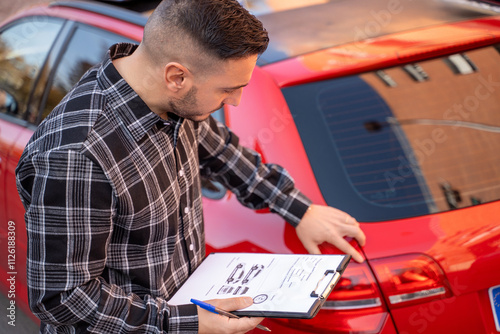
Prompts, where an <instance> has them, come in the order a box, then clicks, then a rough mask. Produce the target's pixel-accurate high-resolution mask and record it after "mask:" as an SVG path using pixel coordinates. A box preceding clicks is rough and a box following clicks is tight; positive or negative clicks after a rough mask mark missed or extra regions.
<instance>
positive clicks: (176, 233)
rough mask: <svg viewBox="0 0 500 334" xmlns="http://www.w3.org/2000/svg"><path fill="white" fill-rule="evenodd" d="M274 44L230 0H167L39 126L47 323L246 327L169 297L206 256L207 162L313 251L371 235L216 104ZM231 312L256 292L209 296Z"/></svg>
mask: <svg viewBox="0 0 500 334" xmlns="http://www.w3.org/2000/svg"><path fill="white" fill-rule="evenodd" d="M267 44H268V36H267V32H266V31H265V30H264V28H263V27H262V24H261V23H260V21H258V20H257V19H256V18H255V17H254V16H252V15H250V14H249V13H248V12H247V11H246V10H245V9H243V8H242V7H241V6H240V5H239V4H238V2H237V1H233V0H165V1H163V2H162V3H161V4H160V5H159V6H158V8H157V9H156V10H155V11H154V13H153V14H152V15H151V17H150V19H149V21H148V23H147V25H146V27H145V29H144V38H143V41H142V42H141V44H140V45H139V46H138V47H137V46H135V45H131V44H119V45H115V46H113V47H111V49H110V51H109V52H108V58H107V59H106V60H105V61H104V62H103V63H102V64H100V65H98V66H96V67H94V68H93V69H91V70H90V71H89V72H87V73H86V74H85V75H84V77H83V78H82V79H81V80H80V82H79V83H78V84H77V85H76V87H75V88H74V89H73V90H72V91H71V92H69V93H68V95H67V96H66V97H65V98H64V99H63V100H62V101H61V103H60V105H59V106H57V107H56V108H55V109H54V111H53V112H52V113H51V114H50V115H49V116H48V117H47V118H46V120H45V121H44V122H43V123H42V124H41V125H40V126H39V128H38V129H37V131H36V133H35V134H34V136H33V138H32V139H31V140H30V142H29V143H28V145H27V147H26V149H25V152H24V153H23V156H22V157H21V160H20V162H19V165H18V168H17V179H18V189H19V192H20V195H21V198H22V200H23V203H24V205H25V207H26V224H27V232H28V240H29V249H28V265H27V267H28V268H27V272H28V288H29V300H30V305H31V308H32V311H33V312H34V313H35V314H36V315H37V316H38V317H39V318H40V319H41V322H42V325H41V331H42V332H44V333H56V332H76V333H81V332H91V333H140V332H143V333H160V332H169V333H170V332H198V331H199V333H243V332H246V331H248V330H250V329H252V328H254V327H255V326H256V325H257V324H258V323H259V322H260V321H261V320H262V319H260V318H243V319H229V318H225V317H222V316H219V315H216V314H211V313H209V312H207V311H204V310H201V309H197V307H196V306H194V305H180V306H172V305H168V299H169V298H170V296H171V295H172V294H173V293H174V292H175V291H176V290H177V288H179V287H180V286H181V285H182V283H183V282H184V281H185V280H186V279H187V278H188V276H189V275H190V274H191V273H192V272H193V270H194V269H195V268H196V266H197V265H198V264H199V263H200V262H201V261H202V259H203V257H204V256H205V253H204V249H205V244H204V232H203V217H202V208H201V205H202V203H201V189H200V179H199V178H200V175H203V176H206V177H210V178H212V179H215V180H217V181H220V182H222V183H223V184H224V185H226V186H227V187H228V188H229V189H230V190H231V191H232V192H233V193H235V194H236V195H237V196H238V198H239V200H240V201H241V202H242V203H243V204H245V205H247V206H248V207H251V208H262V207H269V208H270V209H271V210H272V211H273V212H276V213H278V214H280V215H281V216H282V217H283V218H284V219H286V220H287V221H288V222H289V223H290V224H292V225H293V226H296V231H297V234H298V236H299V238H300V240H301V241H302V242H303V244H304V246H305V247H306V249H307V250H308V251H309V252H312V253H319V249H318V245H319V244H321V243H323V242H325V241H327V242H331V243H333V244H335V245H337V247H339V248H340V249H341V250H342V251H345V252H347V253H349V254H352V255H353V256H354V257H355V259H356V260H357V261H362V260H363V259H362V257H361V255H360V254H359V253H358V252H357V251H355V250H354V249H353V248H352V247H351V246H350V245H349V244H348V243H347V241H345V240H344V239H343V237H344V236H350V237H354V238H356V239H357V240H358V241H359V242H360V243H361V244H364V240H365V237H364V234H363V232H362V231H361V230H360V228H359V225H358V223H357V222H356V221H355V219H354V218H352V217H350V216H349V215H347V214H346V213H343V212H341V211H339V210H336V209H333V208H329V207H322V206H315V205H311V201H310V200H309V199H308V198H307V197H305V196H304V195H303V194H302V193H300V191H299V190H297V189H296V188H295V187H294V184H293V181H292V179H291V178H290V176H289V175H288V174H287V173H286V171H284V170H283V169H282V168H281V167H279V166H276V165H271V164H269V165H265V164H262V163H261V161H260V157H259V155H258V154H257V153H255V152H253V151H251V150H248V149H245V148H243V147H241V146H240V145H238V138H237V137H236V136H235V135H234V134H232V133H231V132H230V131H229V130H228V129H227V128H226V127H225V126H224V125H222V124H219V123H217V122H216V121H215V120H214V119H213V118H212V117H210V114H211V113H212V112H214V111H215V110H217V109H219V108H221V106H223V105H225V104H230V105H234V106H236V105H238V103H239V102H240V98H241V94H242V89H243V87H245V86H246V85H247V84H248V82H249V81H250V78H251V74H252V71H253V69H254V67H255V64H256V61H257V57H258V55H259V54H261V53H262V52H264V50H265V49H266V47H267ZM211 302H212V303H213V304H216V305H217V306H219V307H221V308H224V309H227V310H229V311H232V310H236V309H240V308H244V307H247V306H249V305H251V303H252V300H251V298H234V299H228V300H214V301H211Z"/></svg>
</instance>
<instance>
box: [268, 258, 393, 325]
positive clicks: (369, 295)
mask: <svg viewBox="0 0 500 334" xmlns="http://www.w3.org/2000/svg"><path fill="white" fill-rule="evenodd" d="M387 318H388V312H387V310H386V307H385V306H384V302H383V299H382V296H381V293H380V291H379V289H378V287H377V284H376V282H375V278H374V276H373V274H372V273H371V270H370V268H369V267H368V266H367V264H366V263H361V264H359V263H356V262H353V261H351V262H350V263H349V265H348V266H347V268H346V270H345V272H344V274H343V275H342V278H341V279H340V281H339V282H338V283H337V285H336V287H335V289H334V290H333V292H332V293H331V294H330V297H329V298H328V300H327V301H326V302H325V304H324V306H323V309H321V311H320V312H319V313H318V314H317V315H316V316H315V317H314V318H313V319H309V320H295V319H289V320H283V319H273V321H276V322H278V323H280V325H281V326H286V327H288V328H290V331H289V332H290V333H294V332H295V330H297V331H299V332H302V331H306V332H308V333H346V334H347V333H350V334H352V333H365V334H369V333H379V332H380V330H381V328H382V327H383V325H384V324H385V322H386V321H387Z"/></svg>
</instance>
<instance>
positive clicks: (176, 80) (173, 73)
mask: <svg viewBox="0 0 500 334" xmlns="http://www.w3.org/2000/svg"><path fill="white" fill-rule="evenodd" d="M189 74H190V73H189V70H188V69H187V68H186V67H184V66H183V65H182V64H179V63H177V62H171V63H168V64H167V65H165V71H164V75H165V84H166V85H167V88H168V89H170V90H171V91H173V92H178V91H180V90H181V89H183V88H185V87H186V85H187V79H188V77H189Z"/></svg>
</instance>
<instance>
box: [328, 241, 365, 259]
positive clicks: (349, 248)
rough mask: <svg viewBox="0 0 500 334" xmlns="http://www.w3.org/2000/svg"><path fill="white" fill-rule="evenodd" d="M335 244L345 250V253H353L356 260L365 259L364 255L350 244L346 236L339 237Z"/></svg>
mask: <svg viewBox="0 0 500 334" xmlns="http://www.w3.org/2000/svg"><path fill="white" fill-rule="evenodd" d="M332 243H333V242H332ZM333 244H335V245H336V246H337V248H338V249H339V250H340V251H342V252H344V253H345V254H349V255H351V256H352V258H353V259H354V261H356V262H358V263H361V262H363V261H364V260H365V259H364V257H363V255H361V253H359V252H358V251H357V250H356V249H355V248H354V247H352V246H351V244H349V243H348V242H347V241H346V240H345V239H344V238H339V239H338V240H336V242H335V243H333Z"/></svg>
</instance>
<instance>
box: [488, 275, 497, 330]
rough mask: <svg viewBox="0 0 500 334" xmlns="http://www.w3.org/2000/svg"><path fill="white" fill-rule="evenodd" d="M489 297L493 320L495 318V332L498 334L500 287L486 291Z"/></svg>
mask: <svg viewBox="0 0 500 334" xmlns="http://www.w3.org/2000/svg"><path fill="white" fill-rule="evenodd" d="M488 294H489V296H490V303H491V308H492V311H493V318H495V326H496V328H497V332H500V285H497V286H493V287H491V288H490V289H489V290H488Z"/></svg>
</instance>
